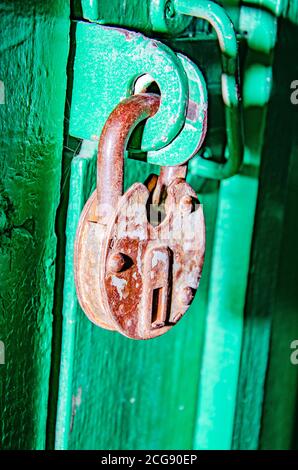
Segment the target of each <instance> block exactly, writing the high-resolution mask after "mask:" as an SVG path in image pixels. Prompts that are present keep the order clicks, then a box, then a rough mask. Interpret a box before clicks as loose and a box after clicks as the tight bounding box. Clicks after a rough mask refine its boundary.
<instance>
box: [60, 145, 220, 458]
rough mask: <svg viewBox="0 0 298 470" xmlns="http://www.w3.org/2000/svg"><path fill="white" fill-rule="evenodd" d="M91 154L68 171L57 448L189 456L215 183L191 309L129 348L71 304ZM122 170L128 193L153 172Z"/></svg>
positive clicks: (141, 167)
mask: <svg viewBox="0 0 298 470" xmlns="http://www.w3.org/2000/svg"><path fill="white" fill-rule="evenodd" d="M92 153H93V152H92V149H91V150H89V155H88V154H86V153H85V151H84V154H81V155H79V156H78V157H76V158H75V159H74V161H73V165H72V175H71V183H70V184H71V190H70V206H69V211H68V223H67V248H66V276H65V288H64V289H65V290H64V298H65V301H64V310H63V316H64V320H63V345H62V362H61V371H60V391H59V402H58V415H57V427H56V448H57V449H107V448H108V449H142V448H153V449H160V448H165V449H175V448H178V449H179V448H181V449H190V448H191V447H192V434H193V421H194V415H195V411H196V407H195V403H196V394H197V386H198V370H199V364H200V354H201V347H202V338H203V331H204V311H205V303H206V293H207V284H208V273H209V264H210V255H211V247H212V238H213V227H214V218H215V209H216V198H217V196H216V187H217V183H216V182H210V183H208V184H207V185H206V187H205V190H204V193H203V194H202V197H201V199H202V200H203V203H204V207H207V209H206V210H205V212H206V215H207V233H208V237H209V243H208V246H207V256H206V266H205V268H204V275H203V278H202V281H201V285H200V289H199V292H198V295H197V299H196V301H195V302H194V305H193V306H192V308H191V309H190V311H189V312H188V314H187V315H186V318H185V320H184V319H183V320H182V321H181V322H180V324H179V325H177V327H176V328H174V329H173V331H172V332H170V333H169V334H167V335H165V337H163V338H159V339H158V340H152V341H145V342H142V341H132V340H129V339H127V338H125V337H122V336H121V335H119V334H117V333H112V332H109V331H105V330H102V329H100V328H98V327H96V326H94V325H93V324H92V323H91V322H90V321H89V320H88V319H87V318H86V317H85V315H84V313H83V312H82V311H81V309H80V308H79V306H78V303H77V299H76V293H75V287H74V281H73V265H72V259H73V243H74V236H75V226H76V225H77V222H78V217H79V214H80V211H81V208H82V206H83V203H84V201H85V200H86V199H87V197H88V195H89V194H90V191H91V188H92V187H93V186H94V183H95V171H94V170H95V157H94V156H92ZM92 169H93V170H92ZM126 169H127V171H126V175H127V179H126V186H128V185H129V184H131V183H132V182H134V181H136V180H139V181H143V180H144V179H145V178H146V176H147V175H148V174H149V172H152V170H153V167H152V166H149V165H147V164H144V163H136V162H135V161H132V160H131V161H128V162H127V166H126ZM155 170H156V169H155ZM181 429H183V432H181Z"/></svg>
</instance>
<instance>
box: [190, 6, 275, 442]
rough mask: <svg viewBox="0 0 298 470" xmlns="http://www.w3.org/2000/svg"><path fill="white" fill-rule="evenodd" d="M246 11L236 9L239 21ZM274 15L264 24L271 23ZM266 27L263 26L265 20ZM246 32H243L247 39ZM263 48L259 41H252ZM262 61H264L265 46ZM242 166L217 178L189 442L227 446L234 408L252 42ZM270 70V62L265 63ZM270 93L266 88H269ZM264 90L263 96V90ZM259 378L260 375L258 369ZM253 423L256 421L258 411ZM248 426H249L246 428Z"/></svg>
mask: <svg viewBox="0 0 298 470" xmlns="http://www.w3.org/2000/svg"><path fill="white" fill-rule="evenodd" d="M244 15H245V18H246V15H247V11H246V10H243V9H241V12H240V18H239V24H240V26H241V25H242V23H243V18H244ZM250 17H251V21H253V22H254V24H255V29H254V30H253V32H254V33H255V30H256V28H259V29H260V30H261V28H262V26H263V23H262V22H261V21H260V18H262V12H261V13H260V12H259V11H255V10H253V9H251V11H250ZM274 21H275V20H274V18H273V17H272V23H273V24H271V26H270V28H271V30H272V34H273V33H274V31H275V29H274V28H273V29H272V25H273V26H274ZM268 28H269V26H268ZM249 40H250V32H249V31H248V32H247V45H249ZM258 47H260V49H261V48H262V49H263V46H262V43H260V44H259V45H258ZM267 53H268V56H265V55H264V56H263V57H262V61H264V62H265V63H266V64H267V65H270V61H271V56H270V50H269V51H267ZM241 59H242V70H243V107H244V113H243V119H244V143H245V154H244V166H243V169H242V170H241V172H240V174H239V175H237V176H235V177H233V178H231V179H229V180H227V181H225V182H223V183H221V186H220V193H219V208H218V213H217V225H216V233H215V245H214V254H213V259H212V271H211V281H210V290H209V304H208V311H207V326H206V336H205V343H204V354H203V362H202V370H201V380H200V384H199V394H198V395H199V401H198V414H197V420H196V432H195V438H194V447H195V448H198V449H231V448H232V445H233V434H234V426H235V414H236V412H237V411H238V409H237V404H236V403H237V396H238V393H239V391H238V378H239V370H240V363H241V356H242V335H243V328H244V312H245V308H246V301H247V299H246V296H247V286H248V276H249V270H250V257H251V249H252V240H253V235H254V217H255V210H256V201H257V195H258V187H259V183H258V167H259V162H260V153H261V149H262V147H263V136H264V124H265V119H266V106H264V105H265V104H266V99H264V98H263V96H262V94H260V93H256V94H255V103H254V106H252V105H251V95H250V93H249V92H247V91H246V90H247V89H250V87H252V84H253V83H254V84H255V86H256V83H258V87H259V88H260V89H261V88H262V87H263V86H264V85H265V84H266V83H267V75H268V74H263V76H262V77H261V78H262V80H260V75H258V74H257V73H255V69H254V68H253V66H254V64H255V63H258V64H259V63H260V62H262V61H261V60H260V54H259V51H258V50H255V48H254V47H253V48H250V47H249V48H248V47H247V48H246V51H245V56H244V58H243V57H242V58H241ZM269 71H270V67H269ZM269 93H270V89H269ZM269 93H267V100H268V95H269ZM256 106H258V107H256ZM260 380H264V373H263V375H262V377H260ZM258 425H260V417H259V422H258ZM251 432H252V430H251Z"/></svg>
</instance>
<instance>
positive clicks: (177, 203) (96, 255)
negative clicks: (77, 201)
mask: <svg viewBox="0 0 298 470" xmlns="http://www.w3.org/2000/svg"><path fill="white" fill-rule="evenodd" d="M159 103H160V98H159V97H158V96H157V95H153V94H149V93H148V94H147V93H146V94H138V95H134V96H131V97H130V98H128V99H126V100H124V101H122V102H121V103H120V104H119V105H118V106H117V107H116V108H115V110H114V111H113V112H112V113H111V115H110V117H109V119H108V120H107V122H106V124H105V126H104V129H103V131H102V134H101V138H100V141H99V147H98V163H97V165H98V166H97V169H98V172H97V189H96V191H95V192H94V193H93V194H92V196H91V197H90V198H89V200H88V201H87V203H86V205H85V207H84V209H83V212H82V215H81V218H80V221H79V225H78V229H77V235H76V243H75V255H74V264H75V282H76V289H77V295H78V299H79V302H80V305H81V307H82V309H83V310H84V312H85V313H86V315H87V316H88V317H89V319H90V320H91V321H92V322H94V323H95V324H97V325H98V326H101V327H102V328H106V329H110V330H116V331H118V332H119V333H122V334H123V335H125V336H128V337H130V338H134V339H149V338H154V337H156V336H159V335H162V334H164V333H166V332H167V331H168V330H169V329H170V328H171V327H172V326H173V325H175V324H176V323H177V321H178V320H179V319H180V318H181V317H182V315H184V313H185V312H186V310H187V309H188V307H189V305H190V304H191V302H192V300H193V297H194V294H195V292H196V289H197V287H198V284H199V281H200V277H201V272H202V267H203V261H204V252H205V223H204V215H203V210H202V206H201V205H200V204H199V201H198V199H197V195H196V193H195V192H194V190H193V189H192V188H191V187H190V186H189V184H187V183H186V181H185V176H186V170H187V169H186V166H177V167H162V168H161V174H160V176H159V177H157V176H156V175H152V176H151V177H150V178H149V179H148V180H147V182H146V184H141V183H135V184H133V185H132V186H131V187H130V188H129V189H128V190H127V191H126V192H125V193H124V194H123V163H124V152H125V149H126V145H127V142H128V139H129V136H130V135H131V132H132V130H133V129H134V128H135V127H136V125H137V124H138V123H139V122H140V121H141V120H144V119H146V118H148V117H150V116H153V115H154V114H155V113H156V112H157V110H158V107H159ZM157 209H158V210H157ZM156 210H157V213H158V214H159V215H160V216H161V218H162V220H160V219H159V218H158V223H157V224H154V223H153V219H154V214H156ZM151 212H153V216H152V217H151ZM148 214H149V215H148ZM151 222H152V223H151Z"/></svg>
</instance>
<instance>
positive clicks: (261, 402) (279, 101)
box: [234, 16, 298, 449]
mask: <svg viewBox="0 0 298 470" xmlns="http://www.w3.org/2000/svg"><path fill="white" fill-rule="evenodd" d="M293 20H294V18H292V21H293ZM297 20H298V16H297V17H296V24H290V22H289V21H287V20H282V21H281V23H280V30H279V34H280V37H282V38H283V40H282V41H280V42H278V43H277V47H276V52H275V66H274V70H273V80H274V83H275V87H274V92H273V95H272V99H271V102H270V105H269V109H268V117H267V124H266V126H267V129H266V137H265V146H264V149H263V152H262V167H261V173H260V192H259V197H258V209H257V214H256V221H255V225H256V228H255V239H254V250H253V255H252V260H251V264H252V266H253V269H252V272H251V275H250V281H249V289H248V302H247V311H246V318H245V330H244V344H243V354H242V367H241V371H240V377H239V395H238V401H237V416H236V422H235V435H234V446H235V447H236V448H241V449H254V448H257V447H259V446H261V447H262V448H272V449H289V448H291V444H292V443H291V440H292V436H293V430H294V424H295V420H296V416H295V414H296V405H297V403H296V401H297V370H296V369H295V366H293V365H292V364H291V363H290V353H291V349H290V343H291V341H292V340H293V339H296V337H298V324H297V293H296V290H297V288H296V287H297V248H296V233H295V232H294V231H295V229H296V216H295V213H296V211H297V164H296V161H295V160H297V109H296V108H295V107H294V106H293V104H292V103H291V101H290V93H291V91H290V89H289V87H290V83H291V81H292V78H293V76H296V75H297V72H298V69H297V64H296V62H295V61H289V58H290V57H291V55H292V54H293V53H294V49H295V44H296V43H297V34H298V29H297V23H298V21H297ZM295 38H296V42H295ZM281 70H282V73H281ZM295 189H296V194H295V195H294V194H293V191H295ZM244 404H245V406H244ZM261 424H262V427H261ZM260 433H261V441H260V439H259V438H260Z"/></svg>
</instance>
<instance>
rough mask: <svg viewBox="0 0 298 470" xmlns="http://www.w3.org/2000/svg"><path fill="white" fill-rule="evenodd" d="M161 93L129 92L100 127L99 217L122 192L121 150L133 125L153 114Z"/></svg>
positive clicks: (98, 168) (114, 202) (114, 203)
mask: <svg viewBox="0 0 298 470" xmlns="http://www.w3.org/2000/svg"><path fill="white" fill-rule="evenodd" d="M159 104H160V97H159V96H158V95H154V94H151V93H140V94H138V95H132V96H130V97H129V98H127V99H125V100H123V101H121V102H120V103H119V104H118V106H117V107H116V108H115V109H114V111H112V113H111V114H110V116H109V118H108V120H107V121H106V123H105V125H104V128H103V130H102V133H101V136H100V140H99V145H98V158H97V203H98V217H99V219H100V218H101V216H104V214H106V213H107V208H108V207H109V206H110V207H111V210H115V209H116V206H117V204H118V200H119V197H120V196H122V194H123V170H124V153H125V150H126V146H127V142H128V139H129V137H130V135H131V133H132V131H133V130H134V128H135V127H136V126H137V124H139V123H140V122H141V121H143V120H144V119H146V118H148V117H151V116H153V115H154V114H155V113H156V112H157V110H158V107H159Z"/></svg>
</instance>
